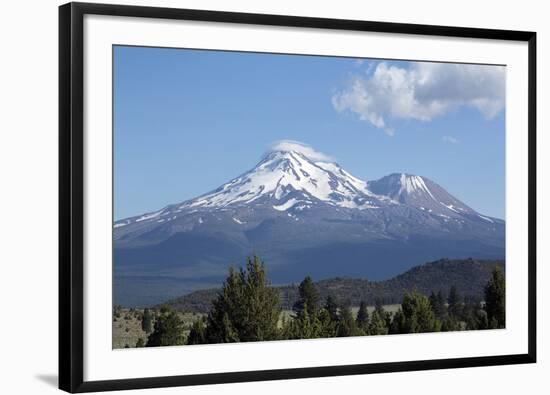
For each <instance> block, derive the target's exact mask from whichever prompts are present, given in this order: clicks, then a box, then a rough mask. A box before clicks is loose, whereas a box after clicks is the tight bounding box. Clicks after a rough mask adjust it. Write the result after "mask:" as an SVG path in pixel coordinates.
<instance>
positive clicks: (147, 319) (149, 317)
mask: <svg viewBox="0 0 550 395" xmlns="http://www.w3.org/2000/svg"><path fill="white" fill-rule="evenodd" d="M141 329H142V330H143V331H144V332H145V333H151V332H152V331H153V314H151V311H150V310H149V309H145V310H144V311H143V316H142V317H141Z"/></svg>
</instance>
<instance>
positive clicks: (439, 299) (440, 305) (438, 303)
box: [429, 290, 446, 320]
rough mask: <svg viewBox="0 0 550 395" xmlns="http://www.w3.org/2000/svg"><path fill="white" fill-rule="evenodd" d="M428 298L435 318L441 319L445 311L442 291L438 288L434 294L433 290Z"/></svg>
mask: <svg viewBox="0 0 550 395" xmlns="http://www.w3.org/2000/svg"><path fill="white" fill-rule="evenodd" d="M429 299H430V305H431V307H432V311H433V312H434V315H435V318H437V319H438V320H442V319H443V318H444V317H445V313H446V311H445V299H444V298H443V293H442V292H441V290H439V292H438V293H437V295H436V294H435V293H434V291H432V292H431V294H430V298H429Z"/></svg>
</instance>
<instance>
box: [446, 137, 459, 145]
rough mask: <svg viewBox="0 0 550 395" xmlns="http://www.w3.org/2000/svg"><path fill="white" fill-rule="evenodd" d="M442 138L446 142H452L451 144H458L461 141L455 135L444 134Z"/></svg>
mask: <svg viewBox="0 0 550 395" xmlns="http://www.w3.org/2000/svg"><path fill="white" fill-rule="evenodd" d="M442 140H443V141H444V142H446V143H451V144H458V143H459V142H460V141H458V139H457V138H456V137H453V136H443V137H442Z"/></svg>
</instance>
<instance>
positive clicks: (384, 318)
mask: <svg viewBox="0 0 550 395" xmlns="http://www.w3.org/2000/svg"><path fill="white" fill-rule="evenodd" d="M390 321H391V315H390V314H389V313H388V312H387V311H385V310H384V306H383V305H382V301H381V300H380V299H378V298H377V299H376V300H375V301H374V311H373V312H372V314H371V317H370V322H369V335H387V334H388V333H389V329H390V327H389V322H390Z"/></svg>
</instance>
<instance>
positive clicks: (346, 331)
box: [336, 302, 362, 337]
mask: <svg viewBox="0 0 550 395" xmlns="http://www.w3.org/2000/svg"><path fill="white" fill-rule="evenodd" d="M361 334H362V333H361V331H360V330H359V328H358V327H357V324H356V322H355V319H354V317H353V312H352V311H351V307H350V304H349V302H346V304H345V305H344V306H343V307H342V308H341V309H340V320H339V322H338V327H337V330H336V336H337V337H347V336H359V335H361Z"/></svg>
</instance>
